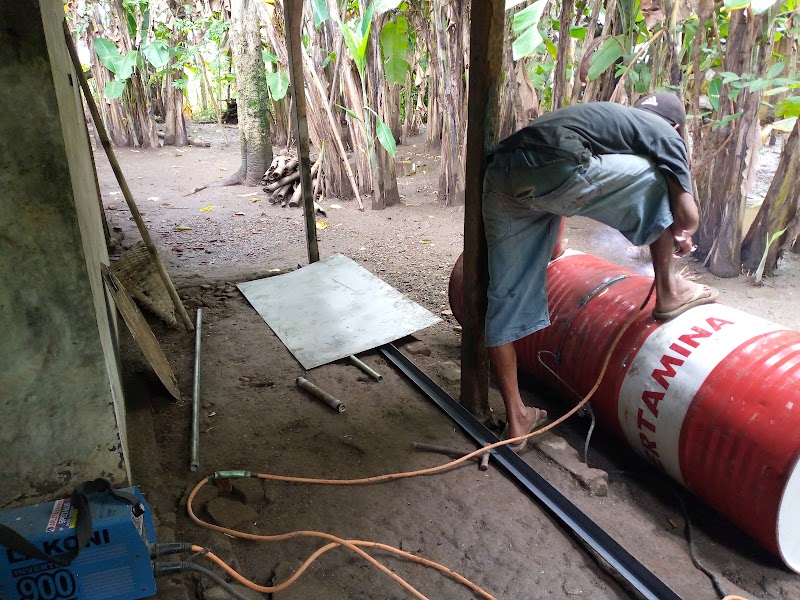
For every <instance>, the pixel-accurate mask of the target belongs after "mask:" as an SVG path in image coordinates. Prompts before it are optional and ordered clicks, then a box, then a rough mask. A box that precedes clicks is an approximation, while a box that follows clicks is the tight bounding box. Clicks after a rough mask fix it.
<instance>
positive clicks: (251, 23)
mask: <svg viewBox="0 0 800 600" xmlns="http://www.w3.org/2000/svg"><path fill="white" fill-rule="evenodd" d="M258 3H259V0H231V30H230V44H231V51H232V53H233V61H234V64H235V69H236V87H237V90H238V95H237V97H236V108H237V111H238V115H239V144H240V147H241V154H242V163H241V166H240V167H239V170H238V171H237V172H236V174H235V175H234V176H233V177H231V179H230V180H228V182H226V183H229V184H235V183H243V184H244V185H248V186H255V185H259V184H260V183H261V178H262V177H263V176H264V173H265V172H266V170H267V167H268V166H269V164H270V163H271V162H272V145H271V144H270V139H269V119H268V117H267V105H268V101H269V98H268V95H267V79H266V74H265V73H264V60H263V58H262V57H261V29H260V18H259V13H258ZM295 91H296V90H295Z"/></svg>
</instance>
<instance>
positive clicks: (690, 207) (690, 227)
mask: <svg viewBox="0 0 800 600" xmlns="http://www.w3.org/2000/svg"><path fill="white" fill-rule="evenodd" d="M665 178H666V180H667V189H668V190H669V207H670V210H671V211H672V219H673V222H672V227H671V229H672V235H673V237H674V238H675V242H676V244H677V245H678V247H679V248H680V249H679V250H678V251H677V252H676V253H675V254H676V256H686V255H687V254H689V253H690V252H691V251H692V234H693V233H694V232H695V231H697V228H698V227H699V226H700V211H699V210H698V208H697V204H696V203H695V201H694V196H692V195H691V194H690V193H689V192H687V191H686V190H684V189H683V187H681V185H680V184H679V183H678V182H677V181H676V180H675V179H673V178H672V177H670V176H669V175H666V176H665Z"/></svg>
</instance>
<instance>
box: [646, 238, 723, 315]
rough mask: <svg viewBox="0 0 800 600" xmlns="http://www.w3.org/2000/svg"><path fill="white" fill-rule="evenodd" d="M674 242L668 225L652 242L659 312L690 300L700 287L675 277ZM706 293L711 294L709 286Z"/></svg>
mask: <svg viewBox="0 0 800 600" xmlns="http://www.w3.org/2000/svg"><path fill="white" fill-rule="evenodd" d="M674 242H675V238H674V236H673V233H672V230H671V229H670V228H669V227H668V228H667V229H665V230H664V233H662V234H661V236H660V237H659V238H658V239H657V240H656V241H655V242H653V243H652V244H650V254H651V255H652V257H653V271H655V279H656V308H655V309H656V310H657V311H659V312H667V311H671V310H674V309H676V308H678V307H679V306H681V305H682V304H684V303H686V302H688V301H689V300H690V299H691V298H692V295H693V294H694V291H695V289H696V288H697V287H698V284H696V283H692V282H691V281H687V280H686V279H679V278H677V277H675V264H674V263H675V259H674V257H673V253H674V251H675V248H674ZM703 287H706V288H707V286H703ZM705 295H706V296H709V295H711V290H710V289H708V288H707V289H706V294H705Z"/></svg>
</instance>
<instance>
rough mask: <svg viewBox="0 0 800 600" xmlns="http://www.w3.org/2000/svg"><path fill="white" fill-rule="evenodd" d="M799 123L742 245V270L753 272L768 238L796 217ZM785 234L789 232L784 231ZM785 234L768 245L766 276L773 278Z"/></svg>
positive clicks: (799, 151) (799, 167)
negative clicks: (743, 268) (743, 267)
mask: <svg viewBox="0 0 800 600" xmlns="http://www.w3.org/2000/svg"><path fill="white" fill-rule="evenodd" d="M799 127H800V121H798V122H797V123H795V126H794V129H793V130H792V133H791V135H790V136H789V139H788V140H787V141H786V145H785V146H784V147H783V152H781V160H780V163H779V164H778V169H777V170H776V171H775V175H774V177H773V179H772V184H771V185H770V186H769V191H768V192H767V196H766V198H764V203H763V204H762V205H761V208H760V209H759V210H758V214H757V215H756V219H755V221H753V225H752V226H751V227H750V231H748V232H747V236H746V237H745V238H744V242H742V262H743V263H744V266H745V268H747V269H751V270H754V269H756V268H757V267H758V264H759V263H760V262H761V258H762V257H763V256H764V249H765V248H766V244H767V239H768V237H772V235H773V234H775V233H777V232H779V231H781V230H783V229H787V227H788V226H789V224H790V223H791V222H792V220H793V219H794V218H795V217H796V216H797V214H798V211H797V207H798V199H800V186H798V185H797V182H798V181H799V180H800V128H799ZM787 233H788V231H787ZM787 233H784V235H783V236H782V237H781V238H779V239H778V240H776V242H775V244H773V245H772V246H770V248H769V252H768V253H767V263H766V268H765V269H764V274H765V275H772V274H773V272H774V271H775V268H776V267H777V264H778V254H779V251H780V249H781V246H782V242H783V241H784V240H786V239H787V238H788V237H789V236H788V235H787Z"/></svg>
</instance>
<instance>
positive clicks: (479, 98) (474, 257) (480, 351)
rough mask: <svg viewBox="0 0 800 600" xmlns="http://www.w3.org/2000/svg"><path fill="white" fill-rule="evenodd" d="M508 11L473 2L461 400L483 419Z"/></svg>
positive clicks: (501, 4) (495, 3)
mask: <svg viewBox="0 0 800 600" xmlns="http://www.w3.org/2000/svg"><path fill="white" fill-rule="evenodd" d="M504 15H505V0H473V1H472V2H471V3H470V37H469V39H470V48H469V84H468V85H469V100H468V105H467V148H466V156H465V168H466V170H465V177H464V181H465V186H466V192H465V199H464V204H465V206H464V284H463V294H464V297H463V302H464V322H463V323H462V325H463V327H464V332H463V336H462V338H461V404H462V405H463V406H464V407H465V408H466V409H467V410H469V411H470V412H471V413H472V414H474V415H475V416H476V417H478V418H479V419H485V418H487V417H488V414H489V399H488V396H489V359H488V356H487V352H486V333H485V330H484V327H485V325H484V323H485V320H486V289H487V285H488V281H489V274H488V269H487V265H486V260H487V259H486V237H485V235H484V231H483V216H482V212H481V198H482V195H483V174H484V171H485V169H486V160H485V158H486V154H487V153H488V152H489V151H491V149H492V148H494V146H495V144H496V143H497V140H496V139H495V138H496V136H497V133H496V132H497V131H498V119H499V115H500V106H499V92H500V84H501V75H502V66H503V27H504V23H503V19H504Z"/></svg>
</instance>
